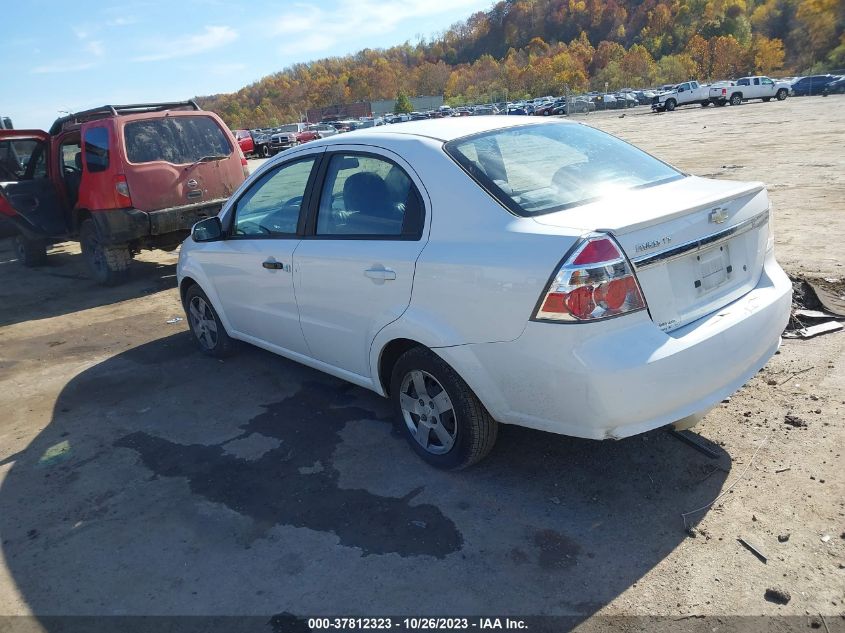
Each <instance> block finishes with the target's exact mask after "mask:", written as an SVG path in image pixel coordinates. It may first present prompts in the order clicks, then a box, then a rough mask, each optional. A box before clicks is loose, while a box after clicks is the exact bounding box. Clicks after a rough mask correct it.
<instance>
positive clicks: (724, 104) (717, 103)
mask: <svg viewBox="0 0 845 633" xmlns="http://www.w3.org/2000/svg"><path fill="white" fill-rule="evenodd" d="M716 105H717V106H718V107H720V108H724V107H725V106H726V105H728V102H727V101H725V100H724V99H722V100H720V101H717V102H716Z"/></svg>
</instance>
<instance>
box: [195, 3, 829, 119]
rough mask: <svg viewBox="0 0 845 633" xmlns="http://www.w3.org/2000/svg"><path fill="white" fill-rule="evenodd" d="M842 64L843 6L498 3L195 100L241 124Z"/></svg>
mask: <svg viewBox="0 0 845 633" xmlns="http://www.w3.org/2000/svg"><path fill="white" fill-rule="evenodd" d="M842 67H845V0H505V1H503V2H498V3H497V4H495V5H494V6H493V7H492V8H491V9H490V10H489V11H486V12H479V13H476V14H474V15H472V16H471V17H469V18H468V19H467V20H466V21H465V22H459V23H457V24H455V25H453V26H452V27H451V28H449V29H448V30H446V31H445V32H443V33H442V34H439V35H438V36H436V37H434V38H433V39H432V40H431V41H428V42H426V41H423V42H419V43H417V44H415V45H412V44H409V43H405V44H403V45H401V46H395V47H393V48H390V49H387V50H370V49H365V50H363V51H360V52H359V53H356V54H355V55H349V56H346V57H340V58H337V57H335V58H329V59H321V60H318V61H313V62H309V63H302V64H296V65H294V66H292V67H290V68H286V69H284V70H282V71H281V72H278V73H276V74H274V75H270V76H268V77H265V78H264V79H262V80H261V81H259V82H256V83H254V84H252V85H249V86H246V87H244V88H242V89H241V90H239V91H238V92H236V93H233V94H226V95H215V96H212V97H202V98H201V99H200V101H201V103H202V105H203V107H206V108H209V109H213V110H215V111H217V112H218V113H220V114H221V115H222V116H223V118H224V119H225V120H226V122H227V123H228V124H229V125H230V126H232V127H233V128H236V127H254V126H265V125H272V124H276V123H279V122H283V121H286V120H295V119H296V117H297V116H298V115H299V114H300V113H302V112H304V111H305V110H307V109H308V108H309V107H315V106H325V105H331V104H335V103H344V102H351V101H359V100H375V99H392V98H395V97H396V95H397V93H399V92H400V91H402V92H406V93H408V94H411V95H417V94H419V95H422V94H426V95H434V94H445V96H446V98H447V100H449V101H451V102H453V103H455V102H458V103H459V102H462V101H477V100H490V99H492V98H494V97H495V98H498V99H504V98H509V99H515V98H519V97H523V96H528V95H545V94H560V93H561V92H562V91H563V90H564V87H565V86H567V87H568V88H569V89H570V90H574V91H581V90H587V89H589V88H591V87H592V88H603V87H604V85H605V83H607V84H608V86H609V88H610V89H611V90H613V89H619V88H622V87H629V86H630V87H641V86H650V85H654V84H660V83H668V82H677V81H682V80H685V79H689V78H698V79H701V80H708V79H721V78H730V77H734V76H737V75H741V74H746V73H751V72H759V73H766V74H775V75H778V74H794V73H803V72H810V71H822V70H827V69H830V68H842Z"/></svg>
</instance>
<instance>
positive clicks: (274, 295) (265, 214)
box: [195, 148, 322, 355]
mask: <svg viewBox="0 0 845 633" xmlns="http://www.w3.org/2000/svg"><path fill="white" fill-rule="evenodd" d="M321 153H322V148H321V149H320V150H319V151H317V152H313V151H312V152H302V153H300V154H298V155H296V156H294V157H291V159H290V160H288V161H286V162H284V163H282V164H280V165H277V166H274V167H273V168H271V169H269V170H268V171H266V172H265V173H264V174H263V175H262V176H260V177H259V178H258V179H257V180H255V181H254V182H253V183H252V185H251V186H250V187H249V188H248V189H246V190H245V191H243V192H242V193H241V194H240V196H239V198H238V200H237V201H236V202H235V203H234V204H233V206H232V207H231V211H230V212H229V214H228V217H226V218H225V220H224V222H225V223H226V224H227V234H228V237H227V238H226V239H225V240H221V241H218V242H209V243H207V244H203V245H201V247H200V248H197V249H196V251H195V256H196V257H197V258H198V260H199V261H200V262H201V264H202V267H203V269H204V270H205V272H206V275H207V277H208V279H209V280H210V281H211V283H212V284H214V289H215V291H216V292H217V296H218V298H219V300H220V307H221V308H222V310H223V313H224V314H225V315H226V317H227V319H228V320H229V323H230V324H231V326H232V329H233V330H234V331H235V333H236V335H237V336H238V337H239V338H243V339H246V340H248V341H250V342H253V343H257V344H260V345H263V346H269V347H272V348H274V349H276V350H279V351H289V352H293V353H295V354H303V355H307V354H308V348H307V346H306V344H305V339H304V338H303V336H302V330H301V328H300V326H299V311H298V309H297V306H296V297H295V295H294V285H293V275H292V270H293V268H292V266H291V263H292V260H293V254H294V251H295V250H296V248H297V246H298V245H299V243H300V238H301V235H300V234H301V232H302V227H303V226H304V217H301V216H300V213H301V209H303V208H306V205H307V197H306V196H307V192H308V189H309V183H310V182H312V180H313V178H314V175H315V174H316V169H317V165H318V163H319V158H320V155H321Z"/></svg>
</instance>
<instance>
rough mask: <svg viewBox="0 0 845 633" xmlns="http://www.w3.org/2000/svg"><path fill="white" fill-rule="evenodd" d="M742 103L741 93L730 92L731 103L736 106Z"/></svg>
mask: <svg viewBox="0 0 845 633" xmlns="http://www.w3.org/2000/svg"><path fill="white" fill-rule="evenodd" d="M741 103H742V95H741V94H732V95H731V105H732V106H738V105H740V104H741Z"/></svg>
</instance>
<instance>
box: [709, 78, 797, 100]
mask: <svg viewBox="0 0 845 633" xmlns="http://www.w3.org/2000/svg"><path fill="white" fill-rule="evenodd" d="M723 83H724V82H723ZM788 95H789V84H788V83H786V82H785V81H774V80H773V79H769V78H768V77H761V76H757V77H742V78H741V79H737V80H736V81H735V82H733V85H732V86H728V85H721V86H719V87H711V88H710V102H711V103H714V104H716V105H717V106H723V105H725V104H727V103H730V104H731V105H739V104H740V103H742V102H743V101H748V100H749V99H762V100H763V101H771V100H772V99H777V100H778V101H783V100H784V99H786V97H787V96H788Z"/></svg>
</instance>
